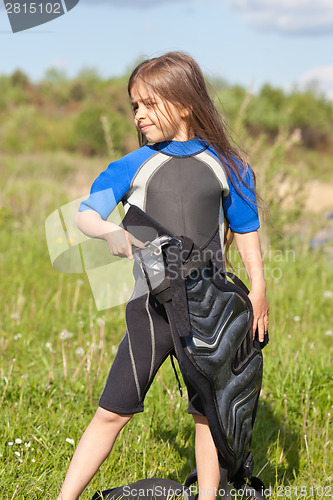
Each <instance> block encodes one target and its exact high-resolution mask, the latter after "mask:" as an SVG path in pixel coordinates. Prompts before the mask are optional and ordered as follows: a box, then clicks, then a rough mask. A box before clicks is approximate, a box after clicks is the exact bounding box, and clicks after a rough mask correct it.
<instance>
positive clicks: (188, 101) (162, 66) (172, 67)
mask: <svg viewBox="0 0 333 500" xmlns="http://www.w3.org/2000/svg"><path fill="white" fill-rule="evenodd" d="M138 83H142V84H143V85H144V86H145V90H146V91H147V93H148V95H149V93H150V92H151V93H152V94H157V95H158V96H159V97H160V98H161V99H162V100H163V102H165V106H166V108H167V103H168V102H169V103H172V104H173V106H175V107H176V109H177V110H178V111H179V112H180V113H181V112H182V111H183V110H184V109H186V110H187V111H188V116H187V117H186V120H187V125H188V130H189V131H191V132H193V133H194V134H195V135H197V136H199V137H201V138H202V139H203V140H204V141H205V142H206V143H208V144H209V145H210V146H211V147H212V148H213V149H214V151H215V152H216V154H217V156H218V157H219V159H220V161H221V163H222V165H223V166H224V168H225V169H226V171H227V172H229V174H234V177H235V178H236V179H237V183H238V185H239V183H243V184H245V185H246V186H247V187H249V186H248V185H247V184H246V183H245V181H244V179H243V177H244V175H241V172H240V169H239V164H238V162H237V160H239V161H240V162H241V164H242V165H243V167H244V168H245V169H247V168H250V167H249V165H248V162H247V160H246V155H245V153H244V151H243V150H242V149H241V148H240V147H239V146H238V145H237V144H236V143H235V142H234V140H233V139H232V137H231V134H230V132H229V130H230V127H229V126H228V125H227V123H226V122H225V120H224V119H223V117H222V116H221V115H220V113H219V112H218V111H217V109H216V107H215V104H214V103H213V100H212V99H211V97H210V96H209V93H208V90H207V87H206V82H205V78H204V76H203V73H202V71H201V69H200V67H199V65H198V64H197V63H196V61H195V60H194V59H193V58H192V57H190V56H189V55H187V54H185V53H183V52H168V53H166V54H164V55H162V56H160V57H154V58H152V59H147V60H145V61H143V62H142V63H141V64H139V65H138V66H137V67H136V68H135V69H134V70H133V72H132V74H131V76H130V78H129V82H128V93H129V96H130V97H131V91H132V88H133V86H134V85H137V84H138ZM170 119H171V118H170ZM138 139H139V144H140V146H144V145H146V144H147V143H148V141H147V139H146V137H145V136H144V135H143V134H142V133H141V132H140V131H139V130H138ZM253 176H254V172H253ZM229 178H230V180H231V182H233V184H234V186H235V189H236V190H237V191H238V192H240V190H239V187H238V186H237V183H235V182H234V181H233V176H232V175H229ZM254 181H255V176H254ZM232 240H233V232H232V231H231V229H230V228H229V223H228V221H227V220H226V224H225V233H224V244H225V247H226V254H227V252H228V249H229V247H230V245H231V243H232Z"/></svg>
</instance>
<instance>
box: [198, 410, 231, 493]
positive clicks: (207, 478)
mask: <svg viewBox="0 0 333 500" xmlns="http://www.w3.org/2000/svg"><path fill="white" fill-rule="evenodd" d="M193 418H194V422H195V458H196V463H197V471H198V484H199V497H198V500H214V499H215V498H216V494H217V492H218V491H219V483H220V479H222V480H223V481H222V483H223V484H222V488H223V489H224V490H225V491H224V494H223V496H221V498H225V499H229V498H230V499H231V496H230V492H229V488H228V483H227V480H226V477H223V478H221V477H220V467H219V461H218V454H217V449H216V447H215V443H214V441H213V438H212V435H211V432H210V429H209V426H208V421H207V418H206V417H202V416H199V415H193ZM222 472H224V471H222Z"/></svg>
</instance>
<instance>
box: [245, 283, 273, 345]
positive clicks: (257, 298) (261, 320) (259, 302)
mask: <svg viewBox="0 0 333 500" xmlns="http://www.w3.org/2000/svg"><path fill="white" fill-rule="evenodd" d="M249 299H250V300H251V303H252V307H253V322H252V331H253V338H254V336H255V332H256V330H257V327H258V333H259V341H260V342H263V340H264V335H265V333H267V331H268V316H269V303H268V299H267V297H266V294H265V293H264V292H255V291H254V290H251V292H250V293H249Z"/></svg>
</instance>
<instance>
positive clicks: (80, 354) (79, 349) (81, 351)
mask: <svg viewBox="0 0 333 500" xmlns="http://www.w3.org/2000/svg"><path fill="white" fill-rule="evenodd" d="M74 352H75V354H76V355H77V356H84V349H83V347H78V348H77V349H75V351H74Z"/></svg>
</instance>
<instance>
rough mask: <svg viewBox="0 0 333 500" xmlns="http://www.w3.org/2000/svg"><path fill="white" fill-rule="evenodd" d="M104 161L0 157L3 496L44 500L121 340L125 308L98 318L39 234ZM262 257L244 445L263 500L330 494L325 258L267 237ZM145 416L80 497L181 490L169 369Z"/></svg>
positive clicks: (179, 420) (55, 485)
mask: <svg viewBox="0 0 333 500" xmlns="http://www.w3.org/2000/svg"><path fill="white" fill-rule="evenodd" d="M108 161H109V160H105V162H104V160H103V165H101V160H83V159H82V158H79V157H77V156H71V155H68V154H66V155H65V154H62V153H59V154H57V155H52V154H45V155H24V156H15V155H14V156H13V155H12V156H2V157H1V165H0V169H1V178H2V179H3V186H2V190H1V205H0V226H1V232H2V237H1V241H0V248H1V258H0V270H1V277H2V279H1V290H0V299H1V303H2V314H1V318H0V417H1V422H2V439H1V444H0V475H1V477H0V497H1V499H4V500H5V499H13V498H16V499H20V500H21V499H22V500H23V499H28V498H29V500H34V499H42V498H43V499H44V498H55V497H56V495H57V492H58V489H59V485H60V484H61V483H62V481H63V479H64V475H65V472H66V470H67V467H68V465H69V461H70V458H71V456H72V453H73V451H74V448H75V445H76V444H77V443H78V441H79V439H80V437H81V435H82V432H83V431H84V429H85V428H86V426H87V425H88V423H89V421H90V419H91V417H92V415H93V414H94V411H95V409H96V408H97V404H98V398H99V395H100V393H101V391H102V389H103V386H104V382H105V379H106V376H107V373H108V370H109V367H110V365H111V362H112V359H113V357H114V355H115V352H116V346H117V344H118V343H119V340H120V339H121V337H122V335H123V332H124V306H119V307H116V308H113V309H110V310H106V311H97V310H96V308H95V305H94V303H93V300H92V293H91V289H90V286H89V282H88V280H87V278H86V276H85V275H65V274H59V273H57V272H55V271H54V270H53V269H52V267H51V264H50V260H49V256H48V253H47V246H46V241H45V236H44V228H43V224H44V221H45V218H46V217H47V216H48V215H49V213H51V212H52V211H53V210H55V209H56V208H58V207H59V206H61V205H62V204H63V203H66V202H67V201H71V200H72V199H74V198H75V197H79V196H83V195H84V194H86V193H87V192H88V188H89V186H90V184H91V181H92V180H93V178H94V177H95V176H96V174H97V173H98V172H99V171H100V170H102V169H104V168H105V165H106V164H107V162H108ZM268 165H269V163H268ZM268 236H269V235H268ZM264 260H265V273H266V279H267V287H268V296H269V299H270V304H271V314H270V344H269V346H268V347H267V348H265V350H264V363H265V369H264V382H263V389H262V396H261V400H260V403H259V409H258V415H257V421H256V424H255V429H254V436H253V452H254V455H255V473H257V474H259V476H260V477H261V478H262V479H263V480H264V482H265V484H266V486H267V488H270V491H269V493H270V498H273V499H280V498H291V499H295V500H296V499H299V498H305V499H314V498H316V499H318V500H319V499H326V498H329V497H330V495H332V491H333V490H332V465H331V464H332V463H333V451H332V418H331V414H332V399H331V398H332V351H333V348H332V306H333V285H332V283H333V267H332V262H331V261H330V259H329V256H328V254H327V253H325V247H323V248H322V249H321V250H320V251H312V250H310V249H309V246H308V243H307V242H306V241H304V240H301V239H297V238H296V237H294V238H285V239H282V240H279V241H277V240H276V239H269V240H268V241H267V245H265V248H264ZM238 272H239V274H240V276H241V277H243V278H244V275H243V271H242V269H241V268H240V269H238ZM145 407H146V411H145V413H143V414H140V415H137V416H136V417H135V418H134V419H133V420H132V421H131V423H130V424H129V425H128V426H127V427H126V428H125V429H124V430H123V432H122V435H121V437H120V439H119V440H118V441H117V443H116V445H115V449H114V451H113V452H112V454H111V456H110V457H109V459H108V460H107V461H106V462H105V463H104V464H103V466H102V467H101V469H100V470H99V472H98V473H97V475H96V476H95V478H94V479H93V481H92V482H91V484H90V485H89V487H88V488H87V490H86V492H85V493H84V494H83V495H82V498H83V499H88V498H90V497H91V496H92V494H93V492H95V491H96V489H107V488H109V487H111V486H116V485H121V484H126V483H129V482H133V481H135V480H138V479H140V478H142V477H153V476H160V477H169V478H171V479H175V480H178V481H180V482H182V481H184V479H185V477H186V475H187V474H188V473H189V472H190V471H191V469H192V468H193V467H194V466H195V459H194V431H193V423H192V419H191V417H190V416H189V415H187V412H186V408H187V402H186V398H185V397H183V398H181V397H180V395H179V393H178V389H177V384H176V381H175V379H174V374H173V371H172V369H171V367H170V364H169V362H168V361H167V362H166V363H165V364H164V365H163V367H162V369H161V370H160V372H159V374H158V376H157V377H156V379H155V381H154V383H153V386H152V388H151V390H150V391H149V393H148V395H147V398H146V402H145ZM301 488H303V489H301ZM330 488H331V489H330Z"/></svg>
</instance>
